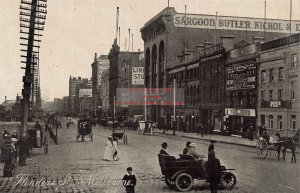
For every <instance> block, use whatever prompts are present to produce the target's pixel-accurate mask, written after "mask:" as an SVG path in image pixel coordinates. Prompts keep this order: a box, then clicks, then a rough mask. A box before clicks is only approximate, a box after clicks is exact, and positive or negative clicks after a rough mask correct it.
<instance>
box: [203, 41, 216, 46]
mask: <svg viewBox="0 0 300 193" xmlns="http://www.w3.org/2000/svg"><path fill="white" fill-rule="evenodd" d="M213 45H215V42H209V41H206V40H205V42H204V48H209V47H211V46H213Z"/></svg>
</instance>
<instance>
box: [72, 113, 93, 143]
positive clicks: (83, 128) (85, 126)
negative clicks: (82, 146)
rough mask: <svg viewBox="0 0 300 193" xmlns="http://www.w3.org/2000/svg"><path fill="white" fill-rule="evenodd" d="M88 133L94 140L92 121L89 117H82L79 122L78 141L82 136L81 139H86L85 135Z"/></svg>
mask: <svg viewBox="0 0 300 193" xmlns="http://www.w3.org/2000/svg"><path fill="white" fill-rule="evenodd" d="M86 135H88V136H89V137H90V138H91V141H93V131H92V125H91V121H90V120H89V119H80V120H78V122H77V134H76V141H77V142H78V139H79V137H80V136H81V141H84V137H85V136H86Z"/></svg>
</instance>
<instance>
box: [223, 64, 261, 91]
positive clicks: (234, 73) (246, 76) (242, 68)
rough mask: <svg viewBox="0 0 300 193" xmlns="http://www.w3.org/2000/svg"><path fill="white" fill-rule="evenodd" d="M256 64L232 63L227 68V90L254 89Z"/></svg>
mask: <svg viewBox="0 0 300 193" xmlns="http://www.w3.org/2000/svg"><path fill="white" fill-rule="evenodd" d="M255 80H256V64H254V63H248V64H232V65H230V66H228V67H227V68H226V90H239V89H254V88H255V87H256V85H255V84H256V83H255V82H256V81H255Z"/></svg>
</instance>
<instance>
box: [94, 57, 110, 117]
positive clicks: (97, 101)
mask: <svg viewBox="0 0 300 193" xmlns="http://www.w3.org/2000/svg"><path fill="white" fill-rule="evenodd" d="M91 66H92V83H93V103H94V107H96V109H95V114H99V113H97V111H99V110H100V108H98V107H100V106H101V100H102V99H101V93H100V86H101V78H102V72H103V71H105V70H107V69H108V68H109V60H108V55H100V57H97V53H95V57H94V62H93V63H92V64H91Z"/></svg>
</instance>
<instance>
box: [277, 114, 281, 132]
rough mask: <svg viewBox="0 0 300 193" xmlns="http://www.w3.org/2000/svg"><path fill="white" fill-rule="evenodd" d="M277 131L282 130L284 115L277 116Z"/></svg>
mask: <svg viewBox="0 0 300 193" xmlns="http://www.w3.org/2000/svg"><path fill="white" fill-rule="evenodd" d="M277 129H278V130H282V115H278V116H277Z"/></svg>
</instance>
